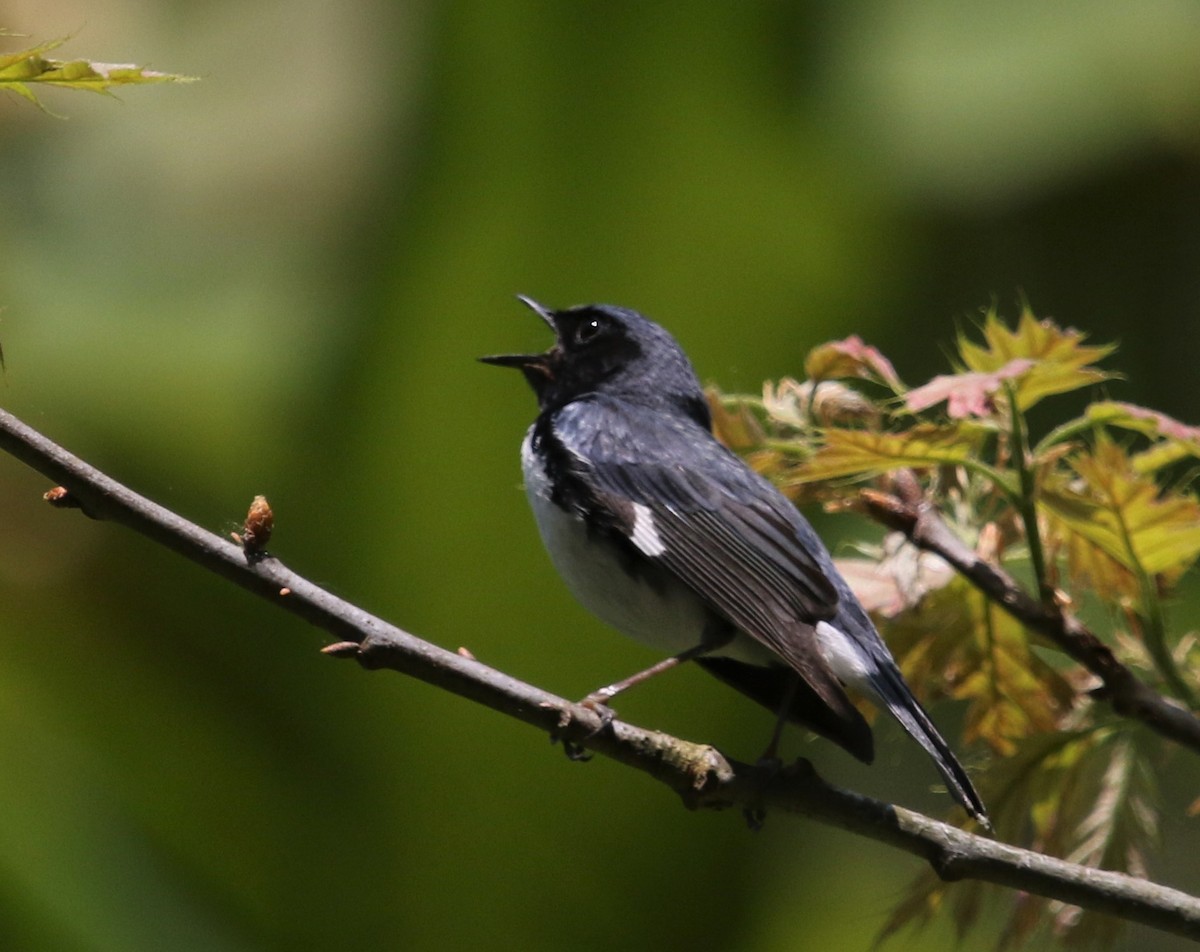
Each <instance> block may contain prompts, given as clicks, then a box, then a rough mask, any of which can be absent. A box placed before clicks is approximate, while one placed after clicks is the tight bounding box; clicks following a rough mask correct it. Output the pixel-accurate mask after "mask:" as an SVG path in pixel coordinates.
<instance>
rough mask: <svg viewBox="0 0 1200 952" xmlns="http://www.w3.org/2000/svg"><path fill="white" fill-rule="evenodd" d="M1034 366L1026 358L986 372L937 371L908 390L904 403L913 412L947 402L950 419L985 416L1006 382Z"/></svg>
mask: <svg viewBox="0 0 1200 952" xmlns="http://www.w3.org/2000/svg"><path fill="white" fill-rule="evenodd" d="M1033 366H1034V362H1033V361H1032V360H1030V359H1029V358H1027V357H1018V358H1016V359H1014V360H1010V361H1009V362H1008V363H1007V364H1005V365H1004V366H1003V367H1000V368H999V369H997V370H992V371H989V372H983V371H974V370H969V371H964V372H963V373H958V374H940V375H938V376H937V377H934V378H933V379H932V380H931V381H929V383H927V384H924V385H923V386H920V387H917V388H916V389H915V390H910V391H909V392H908V393H907V394H906V395H905V397H904V402H905V405H906V406H907V407H908V409H909V410H911V411H912V412H913V413H920V412H921V411H922V410H927V409H929V408H930V407H932V406H935V405H937V404H939V403H942V402H945V403H946V412H947V413H948V414H949V415H950V418H951V419H952V420H959V419H962V418H963V417H968V416H973V417H987V416H992V415H993V414H995V412H996V403H995V401H994V400H993V399H992V398H993V396H994V394H995V393H996V392H997V391H998V390H1000V389H1001V388H1002V387H1003V386H1004V384H1005V381H1009V380H1013V379H1015V378H1019V377H1021V376H1022V375H1023V374H1025V373H1026V372H1027V371H1029V370H1030V369H1031V368H1032V367H1033Z"/></svg>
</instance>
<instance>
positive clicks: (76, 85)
mask: <svg viewBox="0 0 1200 952" xmlns="http://www.w3.org/2000/svg"><path fill="white" fill-rule="evenodd" d="M67 39H68V38H67V37H62V38H60V39H57V40H47V41H46V42H45V43H39V44H37V45H36V46H32V47H29V48H28V49H23V50H18V51H17V52H15V53H0V89H9V90H12V91H13V92H14V93H16V94H17V95H18V96H22V97H24V98H25V99H28V100H29V101H30V102H31V103H33V104H34V105H35V106H38V107H39V108H44V107H42V102H41V100H40V99H38V97H37V96H36V95H35V94H34V92H33V90H32V89H30V84H32V83H37V84H39V85H42V86H58V87H63V88H66V89H86V90H90V91H91V92H94V93H103V94H106V95H112V90H113V89H114V88H115V87H117V86H140V85H146V84H150V83H188V82H193V81H194V80H195V77H192V76H178V75H175V74H173V73H160V72H157V71H155V70H151V69H145V68H144V67H141V66H135V65H133V64H132V63H96V62H93V61H91V60H82V59H76V60H56V59H50V58H49V57H47V56H46V54H47V53H50V52H52V51H54V50H56V49H58V48H59V47H60V46H62V45H63V44H64V43H66V41H67Z"/></svg>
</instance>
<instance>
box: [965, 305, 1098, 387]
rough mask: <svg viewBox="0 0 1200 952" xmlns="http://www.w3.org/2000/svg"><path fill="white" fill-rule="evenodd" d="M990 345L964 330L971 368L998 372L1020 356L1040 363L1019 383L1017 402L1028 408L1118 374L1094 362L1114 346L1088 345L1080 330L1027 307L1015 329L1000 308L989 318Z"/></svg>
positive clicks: (986, 330)
mask: <svg viewBox="0 0 1200 952" xmlns="http://www.w3.org/2000/svg"><path fill="white" fill-rule="evenodd" d="M983 337H984V344H983V345H979V344H976V343H974V342H972V341H970V340H969V339H967V338H966V337H965V336H964V335H959V339H958V351H959V354H960V356H961V358H962V361H963V364H964V365H965V366H966V368H967V369H968V370H973V371H975V372H977V373H984V374H987V373H995V372H996V371H998V370H1000V369H1001V368H1002V367H1005V366H1006V365H1008V364H1009V363H1011V362H1012V361H1014V360H1019V359H1027V360H1032V361H1033V362H1034V364H1033V366H1032V367H1031V368H1030V369H1029V370H1028V372H1027V373H1024V374H1022V375H1021V377H1020V378H1019V379H1018V380H1016V382H1015V385H1014V386H1015V390H1016V396H1017V406H1018V408H1019V409H1021V410H1028V409H1029V408H1030V407H1031V406H1033V405H1034V404H1035V403H1038V402H1039V401H1040V400H1042V399H1043V398H1045V397H1048V396H1051V395H1053V394H1058V393H1067V392H1068V391H1071V390H1077V389H1079V388H1080V387H1085V386H1088V385H1089V384H1093V383H1098V382H1100V381H1102V380H1107V379H1109V378H1110V377H1112V376H1114V375H1113V374H1111V373H1108V372H1107V371H1103V370H1098V369H1096V368H1094V367H1093V366H1092V365H1093V364H1094V363H1096V362H1097V361H1099V360H1102V359H1103V358H1105V357H1107V356H1108V355H1109V354H1111V353H1112V352H1113V351H1114V350H1115V349H1116V348H1115V346H1114V345H1111V344H1109V345H1102V346H1091V347H1089V346H1084V343H1083V341H1084V340H1085V339H1086V336H1085V335H1084V334H1081V333H1080V332H1079V331H1077V330H1074V329H1071V328H1067V329H1065V330H1064V329H1063V328H1060V327H1059V326H1058V325H1056V324H1055V323H1054V322H1053V321H1050V320H1038V319H1037V318H1036V317H1035V316H1034V314H1033V312H1032V311H1030V310H1029V309H1028V308H1026V309H1025V310H1024V311H1023V312H1022V313H1021V317H1020V318H1019V319H1018V321H1017V326H1016V327H1015V328H1014V329H1011V330H1010V329H1009V328H1008V327H1007V326H1006V325H1005V323H1004V322H1003V321H1002V320H1001V319H1000V317H999V315H998V314H997V313H996V312H995V311H994V310H992V311H989V312H988V314H987V316H986V317H985V318H984V323H983Z"/></svg>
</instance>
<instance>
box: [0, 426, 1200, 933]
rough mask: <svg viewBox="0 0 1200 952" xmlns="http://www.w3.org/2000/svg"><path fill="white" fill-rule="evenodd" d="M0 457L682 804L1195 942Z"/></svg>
mask: <svg viewBox="0 0 1200 952" xmlns="http://www.w3.org/2000/svg"><path fill="white" fill-rule="evenodd" d="M0 449H3V450H5V451H6V452H8V453H10V454H12V455H13V456H15V457H17V458H18V459H20V460H22V461H23V462H25V463H27V464H28V465H29V466H31V467H32V468H33V469H35V470H37V471H38V472H40V473H42V474H43V475H45V476H47V477H48V478H49V479H51V480H52V481H54V482H55V483H57V484H61V485H62V486H64V487H65V488H66V489H67V490H68V491H69V492H70V493H71V494H72V495H73V496H74V497H75V498H76V499H78V500H79V502H80V503H81V505H82V507H83V508H84V511H85V512H87V513H88V514H89V515H92V516H94V517H95V518H98V519H108V520H111V521H113V522H117V523H120V524H121V525H124V526H128V527H129V528H131V529H134V530H135V531H137V532H139V533H141V534H142V535H145V536H146V537H148V538H150V539H152V540H154V541H156V542H159V543H161V544H162V545H164V546H166V547H167V548H169V549H171V550H172V551H175V552H178V553H179V554H181V555H183V556H185V557H186V558H189V559H191V560H192V561H194V562H196V563H198V564H200V565H202V566H204V567H205V568H208V569H209V570H211V571H213V572H216V573H217V574H219V575H221V576H222V577H224V578H227V579H229V580H230V581H233V582H235V583H236V584H238V585H240V586H242V587H243V588H246V589H248V590H250V591H252V592H254V593H256V594H258V595H260V596H262V597H264V598H267V599H268V600H270V601H272V602H274V603H275V604H277V605H279V606H281V607H282V608H284V609H286V610H288V611H290V612H292V613H294V614H296V615H298V616H300V617H301V618H304V619H305V620H307V621H309V622H311V623H312V624H314V625H316V626H318V627H320V628H322V629H323V630H325V631H327V632H329V633H330V634H332V635H334V636H335V637H336V638H338V639H339V642H338V643H337V644H335V645H333V646H332V650H331V652H330V653H331V654H332V655H333V656H334V657H353V658H356V659H357V660H358V661H359V662H360V663H361V664H362V665H363V666H364V667H365V668H368V669H379V668H388V669H391V670H395V671H400V672H402V673H405V674H408V675H411V676H413V677H415V678H419V679H420V680H422V681H425V682H427V683H429V684H433V685H436V686H438V687H441V688H444V689H446V690H448V691H451V692H453V693H455V694H458V695H460V696H462V697H465V698H469V699H471V700H473V701H476V702H478V703H480V704H483V705H486V706H487V707H490V708H492V709H494V710H497V711H500V712H502V713H504V714H507V715H509V716H510V717H513V718H516V719H517V720H520V721H523V722H524V723H527V724H530V725H532V726H534V727H535V728H537V729H538V730H542V731H546V732H550V733H554V734H556V735H557V736H558V737H560V738H561V739H562V740H563V741H565V742H570V743H573V744H577V745H581V746H584V747H587V748H589V749H591V750H594V751H595V752H597V753H599V754H602V755H604V756H606V757H609V758H611V759H613V760H615V761H618V762H619V763H622V764H625V765H627V766H629V767H632V768H634V769H636V770H639V771H641V772H643V773H646V774H648V775H650V776H652V777H654V778H655V779H657V780H659V781H661V782H662V783H664V784H665V785H666V786H668V787H669V788H670V789H672V790H674V791H675V792H676V793H678V794H679V795H680V796H681V797H682V798H683V800H684V802H685V803H686V804H687V805H688V806H689V807H692V808H695V809H699V808H705V809H719V808H722V807H728V806H741V807H743V808H744V809H747V810H753V811H759V810H762V809H770V810H775V811H778V812H781V813H795V814H801V815H804V816H808V817H812V818H814V819H816V820H818V821H820V822H823V823H827V824H829V825H832V826H837V827H840V828H842V829H845V830H849V831H851V832H854V833H857V834H859V835H861V836H865V837H869V838H871V839H874V840H878V841H879V842H882V843H886V844H888V845H890V846H893V847H896V848H897V849H901V850H905V851H907V852H909V853H912V854H914V855H916V856H919V857H922V858H923V859H925V860H926V861H928V862H929V863H930V865H931V866H932V867H933V869H934V870H935V871H936V872H937V874H938V875H939V876H941V877H942V878H943V879H947V880H956V879H965V878H974V879H979V880H985V881H988V882H993V883H997V884H1000V885H1004V886H1008V887H1011V888H1013V889H1019V890H1024V891H1027V892H1030V893H1035V894H1037V895H1039V896H1045V897H1048V898H1051V899H1058V900H1061V901H1063V902H1066V903H1070V904H1072V905H1078V906H1081V907H1083V908H1086V909H1090V910H1093V911H1096V912H1102V913H1108V914H1111V915H1114V916H1118V917H1120V918H1123V919H1126V920H1128V921H1131V922H1140V923H1143V924H1145V925H1149V926H1152V927H1154V928H1158V929H1161V930H1163V931H1166V932H1172V933H1176V934H1178V935H1183V936H1188V937H1190V938H1193V939H1200V899H1197V898H1196V897H1193V896H1189V895H1188V894H1186V893H1183V892H1180V891H1179V890H1176V889H1172V888H1170V887H1167V886H1161V885H1158V884H1156V883H1152V882H1149V881H1147V880H1143V879H1138V878H1136V877H1133V876H1127V875H1124V874H1122V873H1113V872H1107V871H1103V870H1097V869H1092V868H1089V867H1085V866H1080V865H1077V864H1074V863H1068V862H1065V861H1063V860H1058V859H1054V858H1052V857H1048V856H1045V855H1043V854H1040V853H1036V852H1033V851H1031V850H1025V849H1020V848H1018V847H1013V846H1007V845H1005V844H1003V843H997V842H995V841H994V840H989V839H986V838H985V837H982V836H978V835H976V834H973V833H968V832H965V831H963V830H960V829H957V828H955V827H952V826H949V825H948V824H945V823H940V822H938V821H937V820H933V819H931V818H929V817H926V816H923V815H921V814H919V813H914V812H912V811H910V810H905V809H903V808H901V807H895V806H892V805H890V804H887V803H883V802H881V801H878V800H873V799H871V798H869V797H864V796H861V795H860V794H857V793H853V792H851V791H849V790H844V789H841V788H839V787H835V786H833V785H831V784H829V783H826V782H825V781H824V780H822V779H821V778H820V777H818V776H817V775H816V773H815V771H813V769H812V767H811V766H810V765H808V764H807V762H805V761H798V762H797V764H795V765H793V766H791V767H789V768H786V769H784V770H780V771H775V772H770V771H766V772H764V771H761V770H759V769H758V768H756V767H753V766H749V765H747V764H742V763H738V762H736V761H732V760H728V759H726V758H725V757H724V756H723V755H722V754H721V753H720V752H719V751H717V750H716V749H715V748H713V747H710V746H708V745H705V744H696V743H692V742H689V741H685V740H681V739H679V738H676V737H671V736H669V735H667V734H663V733H659V732H656V731H649V730H645V729H643V728H640V727H635V726H634V725H632V724H627V723H624V722H622V721H612V722H611V724H610V725H609V726H608V727H605V729H603V730H601V729H600V728H601V727H602V726H603V725H602V721H601V718H600V717H599V715H597V714H596V713H595V712H594V711H592V710H590V709H588V708H584V707H580V706H578V705H575V704H572V703H571V702H569V701H566V700H564V699H563V698H560V697H556V696H554V695H553V694H550V693H548V692H546V691H543V690H541V689H539V688H536V687H533V686H532V685H529V684H526V683H524V682H522V681H519V680H517V679H516V678H512V677H509V676H508V675H506V674H503V673H502V672H500V671H496V670H494V669H492V668H489V667H487V666H486V665H483V664H480V663H479V662H478V661H476V660H474V659H473V658H470V657H467V656H465V655H463V654H460V653H457V652H452V651H446V650H444V649H442V648H439V647H437V646H436V645H433V644H431V643H429V642H427V641H424V640H422V639H421V638H418V637H416V636H415V635H412V634H409V633H408V632H406V631H403V630H401V629H399V628H397V627H395V626H394V625H390V624H388V623H387V622H385V621H383V620H382V619H380V618H377V617H375V616H373V615H371V614H369V613H367V612H365V611H363V610H361V609H359V608H357V607H356V606H354V605H352V604H350V603H349V602H346V601H343V600H342V599H340V598H338V597H337V596H335V595H332V594H330V593H329V592H327V591H325V590H324V589H322V588H319V587H318V586H316V585H314V584H312V583H311V582H309V581H308V580H306V579H304V578H302V577H301V576H299V575H297V574H296V573H294V572H292V571H291V570H290V569H288V568H287V567H286V566H284V565H283V564H282V563H281V562H279V561H278V560H277V559H275V558H273V557H270V556H265V557H261V558H248V557H247V554H246V553H245V552H244V551H243V549H242V548H241V547H240V546H238V545H235V544H234V543H233V542H231V541H230V540H229V539H227V538H222V537H220V536H218V535H215V534H213V533H211V532H208V531H206V530H204V529H202V528H200V527H199V526H197V525H195V524H194V523H191V522H189V521H187V520H186V519H183V518H182V517H180V516H178V515H176V514H175V513H173V512H170V511H169V510H167V509H164V508H163V507H162V506H159V505H157V504H155V503H153V502H151V501H150V500H148V499H146V498H145V497H143V496H140V495H138V494H137V493H135V492H133V491H132V490H130V489H129V488H127V487H126V486H123V485H122V484H120V483H118V482H116V481H115V480H113V479H112V478H110V477H108V476H106V475H105V474H103V473H101V472H100V471H98V470H96V469H95V468H93V467H91V466H89V465H88V464H86V463H84V462H83V461H82V460H80V459H78V458H77V457H75V456H72V455H71V454H70V453H68V452H67V451H66V450H64V449H63V448H62V447H60V446H58V445H57V444H55V443H53V442H52V441H50V440H48V439H47V438H46V437H44V436H42V435H41V434H40V433H38V432H36V431H35V430H33V429H31V428H29V427H27V426H25V425H24V424H23V423H21V422H20V421H19V420H17V419H16V418H15V417H13V416H12V415H11V414H8V413H6V412H4V411H0Z"/></svg>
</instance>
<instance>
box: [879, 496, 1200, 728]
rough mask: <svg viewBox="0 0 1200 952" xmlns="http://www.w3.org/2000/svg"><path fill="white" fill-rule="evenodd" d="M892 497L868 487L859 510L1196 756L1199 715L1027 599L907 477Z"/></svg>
mask: <svg viewBox="0 0 1200 952" xmlns="http://www.w3.org/2000/svg"><path fill="white" fill-rule="evenodd" d="M893 477H894V478H893V480H892V489H893V491H892V492H878V491H875V490H865V491H864V492H863V493H862V494H861V500H862V507H863V509H864V511H865V512H866V513H867V514H868V515H869V516H871V517H872V518H873V519H875V520H877V521H878V522H881V523H883V524H884V525H886V526H887V527H888V528H891V529H895V530H896V531H898V532H902V533H903V534H904V535H905V536H907V537H908V539H909V540H910V541H911V542H912V543H913V544H914V545H916V546H917V547H918V548H921V549H924V550H926V551H928V552H933V553H936V554H937V555H940V556H941V557H942V558H943V559H945V560H946V562H948V563H949V564H950V565H951V566H952V567H953V568H954V569H955V570H957V571H958V572H959V573H960V574H961V575H962V576H963V577H964V578H965V579H967V581H969V582H971V583H972V584H973V585H974V586H975V587H976V588H978V589H979V590H980V591H982V592H983V593H984V594H985V595H987V597H988V598H990V599H991V600H992V601H993V602H995V603H996V604H997V605H999V606H1000V607H1001V608H1003V609H1004V610H1005V611H1006V612H1008V613H1009V614H1010V615H1012V617H1013V618H1015V619H1016V620H1017V621H1019V622H1021V623H1022V624H1023V625H1025V626H1026V627H1027V628H1030V629H1031V630H1033V631H1036V632H1038V633H1039V634H1040V635H1043V636H1044V637H1046V638H1048V639H1049V640H1050V641H1052V642H1053V643H1054V644H1056V645H1057V646H1058V647H1059V648H1061V649H1062V650H1063V651H1064V652H1066V653H1067V654H1068V655H1069V656H1070V657H1071V658H1073V659H1074V660H1076V661H1078V662H1079V663H1080V664H1081V665H1083V666H1084V667H1085V668H1087V670H1088V671H1090V672H1091V673H1092V674H1094V675H1096V676H1097V677H1098V678H1100V680H1101V681H1102V682H1103V683H1104V687H1103V689H1102V690H1101V691H1100V692H1097V693H1098V694H1099V696H1100V697H1102V698H1103V699H1105V700H1107V701H1108V703H1109V704H1111V705H1112V707H1113V710H1115V711H1116V712H1117V713H1118V714H1121V715H1122V716H1124V717H1130V718H1134V719H1136V720H1139V721H1141V722H1142V723H1144V724H1146V725H1147V726H1148V727H1150V728H1151V729H1153V730H1154V731H1156V732H1158V733H1159V734H1161V735H1162V736H1163V737H1167V738H1169V739H1170V740H1173V741H1175V742H1176V743H1178V744H1182V745H1184V746H1185V747H1190V748H1191V749H1192V750H1195V751H1200V718H1197V717H1196V715H1195V714H1194V713H1192V712H1191V711H1188V710H1187V709H1186V708H1184V707H1182V706H1180V705H1179V704H1177V703H1175V702H1174V701H1171V700H1168V699H1167V698H1164V697H1163V696H1162V695H1160V694H1157V693H1156V692H1155V691H1153V690H1152V689H1151V688H1150V687H1148V686H1147V685H1146V684H1145V683H1144V682H1142V681H1141V680H1139V679H1138V677H1137V675H1135V674H1134V673H1133V672H1132V671H1131V670H1129V668H1127V667H1126V666H1125V665H1124V664H1122V663H1121V662H1120V661H1119V660H1118V659H1117V657H1116V655H1114V654H1113V653H1112V650H1111V649H1110V648H1109V647H1108V646H1107V645H1106V644H1104V642H1102V641H1101V640H1100V639H1099V638H1098V637H1096V635H1095V634H1094V633H1093V632H1092V631H1091V630H1090V629H1088V627H1087V626H1086V625H1084V624H1083V622H1081V621H1080V620H1079V619H1078V618H1076V617H1075V616H1074V615H1070V614H1067V613H1065V612H1063V611H1061V610H1059V609H1058V608H1057V607H1048V606H1046V605H1043V604H1042V603H1040V602H1039V601H1037V600H1036V599H1034V598H1032V597H1030V596H1029V595H1028V594H1027V593H1026V592H1025V590H1024V589H1023V588H1022V587H1021V586H1020V585H1019V584H1018V583H1017V581H1016V579H1014V578H1013V577H1012V576H1011V575H1009V574H1008V573H1007V572H1005V571H1004V570H1003V569H1002V568H1000V567H999V566H997V565H993V564H991V563H990V562H987V561H985V560H984V559H983V558H981V557H980V555H979V554H978V553H977V552H975V551H974V550H973V549H972V548H971V547H970V546H968V545H967V544H966V543H965V542H963V541H962V539H960V538H959V537H958V536H956V535H955V534H954V532H953V531H952V530H951V529H950V527H949V526H948V525H946V523H945V521H944V520H943V519H942V517H941V515H940V514H939V513H938V511H937V508H936V507H935V506H933V505H932V504H931V503H930V502H929V501H928V500H926V499H925V498H924V496H923V495H922V493H921V489H920V487H919V485H918V484H917V483H916V480H915V479H913V478H912V476H911V474H893Z"/></svg>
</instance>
